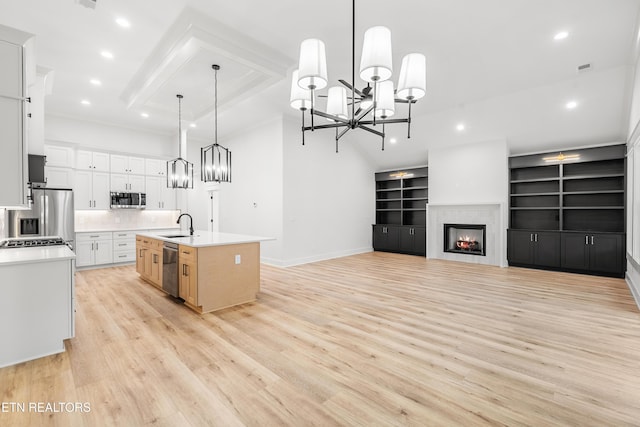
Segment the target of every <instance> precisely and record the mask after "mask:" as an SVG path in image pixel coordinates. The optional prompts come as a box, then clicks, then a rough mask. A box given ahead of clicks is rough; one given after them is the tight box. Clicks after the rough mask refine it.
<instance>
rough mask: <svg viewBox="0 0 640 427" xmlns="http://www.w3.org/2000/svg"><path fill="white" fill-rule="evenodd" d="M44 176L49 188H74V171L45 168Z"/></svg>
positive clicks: (53, 167)
mask: <svg viewBox="0 0 640 427" xmlns="http://www.w3.org/2000/svg"><path fill="white" fill-rule="evenodd" d="M47 163H48V162H47ZM44 176H45V179H46V180H47V187H49V188H73V169H71V168H59V167H56V166H45V167H44Z"/></svg>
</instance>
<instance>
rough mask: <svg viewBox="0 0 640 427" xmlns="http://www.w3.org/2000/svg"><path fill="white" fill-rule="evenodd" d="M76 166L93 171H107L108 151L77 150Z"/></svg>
mask: <svg viewBox="0 0 640 427" xmlns="http://www.w3.org/2000/svg"><path fill="white" fill-rule="evenodd" d="M76 168H77V169H82V170H91V171H95V172H109V153H101V152H98V151H85V150H78V151H77V152H76Z"/></svg>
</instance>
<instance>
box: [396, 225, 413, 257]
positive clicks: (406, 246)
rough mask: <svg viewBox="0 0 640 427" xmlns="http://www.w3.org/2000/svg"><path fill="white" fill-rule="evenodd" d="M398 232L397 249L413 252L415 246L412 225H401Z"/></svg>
mask: <svg viewBox="0 0 640 427" xmlns="http://www.w3.org/2000/svg"><path fill="white" fill-rule="evenodd" d="M398 233H399V242H400V243H399V246H398V250H399V251H400V252H406V253H413V251H414V246H415V243H414V241H415V239H414V238H413V228H412V227H401V228H400V230H398Z"/></svg>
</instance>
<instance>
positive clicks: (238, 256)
mask: <svg viewBox="0 0 640 427" xmlns="http://www.w3.org/2000/svg"><path fill="white" fill-rule="evenodd" d="M240 261H241V258H240V255H236V264H240Z"/></svg>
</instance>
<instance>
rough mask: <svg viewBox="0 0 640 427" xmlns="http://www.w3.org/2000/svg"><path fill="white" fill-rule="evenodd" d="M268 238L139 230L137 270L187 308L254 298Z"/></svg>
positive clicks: (199, 309)
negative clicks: (262, 254) (261, 251)
mask: <svg viewBox="0 0 640 427" xmlns="http://www.w3.org/2000/svg"><path fill="white" fill-rule="evenodd" d="M266 240H273V239H272V238H268V237H259V236H247V235H243V234H230V233H218V232H209V231H201V230H196V231H195V232H194V234H193V236H190V235H188V234H186V235H179V234H157V233H138V234H136V271H137V272H138V273H139V274H140V276H141V277H142V278H143V279H144V280H145V281H147V282H149V283H151V284H152V285H154V286H156V287H158V288H159V289H161V290H163V291H165V292H167V293H169V294H170V295H172V296H175V297H179V298H181V299H182V300H184V303H185V305H186V306H188V307H189V308H191V309H193V310H195V311H197V312H198V313H208V312H211V311H216V310H220V309H223V308H227V307H232V306H234V305H238V304H244V303H247V302H251V301H255V299H256V295H257V293H258V292H259V291H260V242H262V241H266ZM176 252H177V253H176ZM176 257H177V259H176ZM176 261H177V262H176ZM176 267H177V268H176ZM174 283H175V284H176V285H177V286H176V288H177V289H176V290H175V291H174V290H173V289H174V286H173V284H174Z"/></svg>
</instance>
